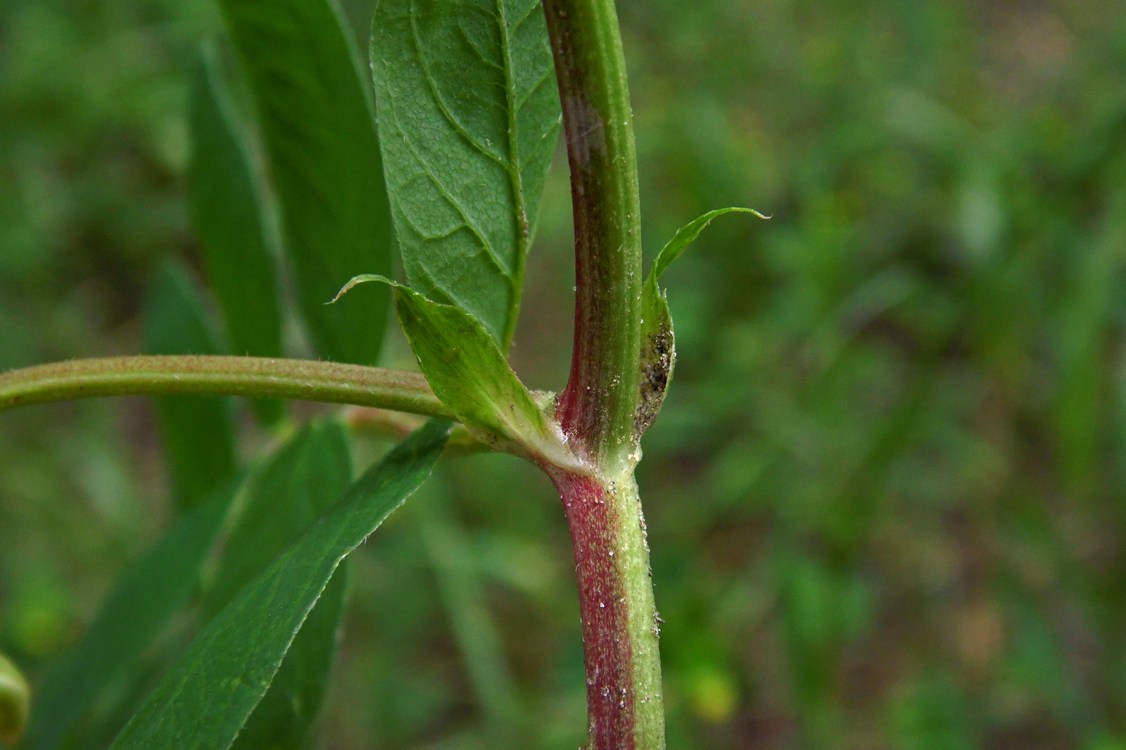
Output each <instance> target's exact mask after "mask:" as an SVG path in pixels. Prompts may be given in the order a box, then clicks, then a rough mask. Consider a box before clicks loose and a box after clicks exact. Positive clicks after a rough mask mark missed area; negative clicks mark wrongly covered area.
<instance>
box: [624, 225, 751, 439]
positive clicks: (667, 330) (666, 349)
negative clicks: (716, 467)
mask: <svg viewBox="0 0 1126 750" xmlns="http://www.w3.org/2000/svg"><path fill="white" fill-rule="evenodd" d="M729 213H746V214H753V215H755V216H757V217H758V218H760V219H769V218H770V217H769V216H765V215H763V214H761V213H759V212H758V211H755V210H754V209H752V208H739V207H731V208H717V209H715V210H713V211H708V212H707V213H706V214H703V215H702V216H699V217H697V218H695V219H693V220H692V221H690V222H688V223H687V224H685V225H684V226H682V227H681V228H680V229H678V230H677V232H676V234H674V235H673V237H672V239H671V240H669V241H668V242H667V243H666V244H665V246H664V247H663V248H661V252H660V253H658V254H657V259H656V260H655V261H654V262H653V267H652V268H651V269H650V270H649V276H648V277H646V279H645V285H644V287H643V288H642V291H641V397H640V398H639V400H638V402H637V412H636V414H635V415H634V421H633V435H634V439H635V440H640V439H641V436H642V435H644V434H645V432H646V431H647V430H648V429H649V428H650V427H652V426H653V422H654V421H656V419H657V414H659V413H660V411H661V406H662V405H663V404H664V402H665V394H666V393H668V388H669V383H670V382H671V381H672V374H673V370H674V369H675V367H676V340H675V337H674V335H673V329H672V314H671V313H670V312H669V303H668V299H667V298H666V297H665V293H664V291H663V290H661V288H660V287H659V285H658V282H659V281H660V278H661V274H663V273H664V272H665V269H667V268H668V267H669V266H670V265H672V263H673V261H674V260H676V259H677V258H679V257H680V255H681V253H683V252H684V251H685V250H687V249H688V246H689V245H691V244H692V243H693V242H695V241H696V238H697V237H699V236H700V233H701V232H703V231H704V229H705V228H706V227H707V226H708V224H711V223H712V221H713V220H715V219H716V218H718V217H720V216H723V215H724V214H729Z"/></svg>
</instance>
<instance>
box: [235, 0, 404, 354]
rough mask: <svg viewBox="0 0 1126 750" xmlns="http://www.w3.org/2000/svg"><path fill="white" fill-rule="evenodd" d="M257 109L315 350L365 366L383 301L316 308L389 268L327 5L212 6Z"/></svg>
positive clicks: (377, 172)
mask: <svg viewBox="0 0 1126 750" xmlns="http://www.w3.org/2000/svg"><path fill="white" fill-rule="evenodd" d="M220 6H221V7H222V9H223V13H224V16H225V17H226V20H227V27H228V29H229V30H230V34H231V37H232V39H233V40H234V43H235V47H236V48H237V49H238V51H239V55H240V57H241V59H242V62H243V65H244V67H245V69H246V73H247V77H248V78H249V80H250V86H251V89H252V91H253V94H254V98H255V100H256V103H257V110H258V117H259V120H260V126H261V131H262V134H263V137H264V139H265V142H266V149H267V152H268V156H269V166H270V173H271V176H272V179H273V184H274V189H275V192H276V194H277V197H278V200H279V203H280V208H281V213H282V219H283V222H282V223H283V225H284V230H285V246H286V251H287V253H288V256H289V258H290V260H291V261H292V263H293V266H294V269H295V270H296V273H295V274H293V278H294V283H295V284H296V286H297V297H298V301H299V303H300V310H301V313H302V316H303V318H304V320H305V323H306V325H307V326H308V329H309V333H310V334H311V337H312V340H313V343H314V345H315V346H316V348H317V350H318V351H319V352H320V354H321V355H322V356H324V357H326V358H328V359H334V360H337V361H345V362H355V363H359V364H373V363H374V362H375V361H376V359H377V357H378V356H379V349H380V345H381V344H382V341H383V331H384V326H385V324H386V321H387V318H386V316H387V308H388V304H387V302H388V299H387V294H386V291H385V290H381V289H378V288H375V287H373V288H371V289H367V290H364V291H363V292H362V293H361V294H359V295H355V296H354V298H349V299H348V300H347V301H345V302H344V304H341V305H337V306H335V307H331V308H329V307H325V305H324V302H325V300H327V299H329V298H330V297H332V295H333V293H334V292H335V291H336V290H337V289H338V288H339V287H340V284H341V283H343V281H344V280H347V279H349V278H351V277H352V276H354V275H356V274H358V273H365V272H370V271H374V272H381V273H388V272H389V271H390V268H391V218H390V213H389V209H388V205H387V192H386V189H385V188H384V184H383V164H382V161H381V159H380V154H379V143H378V141H377V139H376V135H375V123H374V119H373V115H372V110H371V106H370V104H369V101H368V95H367V92H366V90H365V86H366V84H364V83H362V78H361V75H360V72H359V70H360V69H359V65H358V58H357V55H356V50H355V49H354V48H353V45H352V43H351V32H350V31H348V30H347V29H346V28H345V27H344V24H343V20H342V19H341V17H340V14H339V12H338V11H337V9H336V6H335V4H333V3H331V2H329V1H328V0H274V2H268V3H267V2H247V1H246V0H220Z"/></svg>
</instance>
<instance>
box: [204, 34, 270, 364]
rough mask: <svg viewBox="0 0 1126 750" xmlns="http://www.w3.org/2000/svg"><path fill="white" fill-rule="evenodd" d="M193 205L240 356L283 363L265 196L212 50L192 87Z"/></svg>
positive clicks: (209, 271) (212, 276)
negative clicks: (268, 240)
mask: <svg viewBox="0 0 1126 750" xmlns="http://www.w3.org/2000/svg"><path fill="white" fill-rule="evenodd" d="M190 115H191V116H190V126H191V143H192V152H191V161H190V163H189V166H188V176H187V187H188V205H189V207H190V208H191V217H192V226H193V227H194V228H195V231H196V234H197V235H198V237H199V243H200V250H201V252H202V255H203V260H204V263H205V265H206V267H207V276H208V278H209V279H210V281H211V287H212V289H213V290H214V292H215V297H216V298H217V299H218V300H219V305H220V307H221V308H222V310H223V316H224V318H225V319H226V323H227V331H228V333H229V334H230V340H231V347H232V349H233V350H234V353H235V354H249V355H252V356H258V357H279V356H281V353H282V351H281V314H280V313H279V308H278V294H277V287H276V269H275V268H274V260H273V258H272V257H271V254H270V250H269V247H268V244H267V239H266V237H267V232H266V229H265V226H266V225H265V219H264V212H263V210H262V194H261V189H260V186H259V185H258V184H257V183H256V181H255V178H254V171H253V170H252V169H251V165H250V159H249V157H248V155H247V147H246V140H245V137H244V134H243V131H242V130H241V129H240V128H239V126H238V125H237V123H236V121H235V118H234V115H233V113H232V109H231V103H230V94H229V93H228V91H227V86H226V84H225V82H224V80H223V72H222V70H221V68H220V66H219V60H218V57H217V56H216V54H215V50H214V49H213V48H211V47H207V48H205V49H204V53H203V62H202V64H201V65H200V68H199V70H198V71H197V73H196V77H195V80H194V81H193V83H192V93H191V107H190Z"/></svg>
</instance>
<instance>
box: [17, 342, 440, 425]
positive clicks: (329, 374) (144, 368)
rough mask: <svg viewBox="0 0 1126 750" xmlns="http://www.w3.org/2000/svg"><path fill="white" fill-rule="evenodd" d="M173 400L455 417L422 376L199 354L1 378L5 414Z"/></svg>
mask: <svg viewBox="0 0 1126 750" xmlns="http://www.w3.org/2000/svg"><path fill="white" fill-rule="evenodd" d="M168 393H191V394H198V395H213V396H255V397H258V396H265V397H276V398H293V399H301V400H305V401H324V402H329V403H338V404H353V405H355V406H375V407H380V408H384V409H394V410H396V411H405V412H411V413H413V414H423V415H426V416H431V417H445V418H447V419H451V418H453V415H452V414H451V413H450V411H449V410H448V409H447V408H446V407H445V405H443V404H442V402H441V401H439V400H438V398H437V397H436V396H435V395H434V393H433V392H432V391H431V390H430V386H429V385H427V383H426V379H425V378H423V376H422V375H420V374H418V373H413V372H404V371H399V370H385V369H383V368H379V367H363V366H360V365H347V364H340V363H337V362H316V361H311V360H296V359H270V358H266V357H212V356H195V355H187V356H158V357H152V356H142V357H108V358H103V359H80V360H73V361H70V362H56V363H53V364H48V365H39V366H36V367H27V368H24V369H22V370H11V371H9V372H5V373H0V411H4V410H6V409H14V408H16V407H18V406H28V405H30V404H42V403H48V402H52V401H64V400H68V399H75V398H88V397H91V396H140V395H153V394H168Z"/></svg>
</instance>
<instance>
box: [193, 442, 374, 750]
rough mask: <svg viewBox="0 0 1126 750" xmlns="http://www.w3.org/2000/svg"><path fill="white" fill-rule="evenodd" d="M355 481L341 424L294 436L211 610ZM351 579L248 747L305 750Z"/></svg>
mask: <svg viewBox="0 0 1126 750" xmlns="http://www.w3.org/2000/svg"><path fill="white" fill-rule="evenodd" d="M351 478H352V465H351V459H350V454H349V448H348V439H347V436H346V435H345V433H344V429H343V427H341V426H340V425H339V424H338V423H336V422H323V423H313V424H310V425H308V426H307V427H305V429H303V430H302V431H301V432H299V433H298V434H297V435H296V436H295V437H293V438H292V439H290V440H289V441H288V442H287V443H286V444H285V445H284V446H283V447H282V449H281V450H280V451H278V452H277V453H275V454H274V456H273V457H272V458H271V459H270V461H269V463H268V464H267V465H266V466H265V467H263V469H262V471H261V472H259V473H258V474H257V475H256V476H255V477H254V479H253V481H252V482H251V484H250V487H249V488H248V491H247V493H246V494H247V497H246V503H245V506H246V507H245V509H244V510H243V513H242V515H241V516H240V518H239V522H238V524H237V525H236V527H235V530H234V531H233V532H232V534H231V538H230V540H229V541H228V543H227V554H226V555H224V558H223V561H222V564H221V567H220V569H219V573H218V574H217V575H216V579H215V582H214V584H213V586H212V588H211V590H210V591H209V595H208V598H207V601H206V603H205V606H204V609H205V610H206V611H207V612H209V613H215V612H217V611H219V610H221V609H222V607H224V606H225V605H226V604H227V603H228V602H229V601H230V600H231V598H232V597H234V596H235V595H236V594H237V593H238V592H239V591H240V590H241V589H242V588H243V587H244V586H246V585H247V584H248V583H249V582H250V581H251V580H253V579H254V578H255V577H256V576H258V575H259V574H261V572H262V571H263V570H265V569H266V568H267V567H268V566H269V564H270V563H271V562H272V561H273V559H274V558H275V557H276V556H277V555H278V554H280V553H281V552H284V551H285V550H286V549H289V548H290V547H292V546H293V544H294V543H295V542H296V541H297V540H298V539H299V538H300V536H301V535H302V534H303V533H305V531H306V529H308V527H309V526H310V525H311V524H312V523H313V522H314V521H315V520H316V519H317V518H318V517H319V516H320V515H321V514H322V513H323V512H324V511H326V510H327V509H328V507H329V506H331V505H332V504H333V503H334V502H336V501H337V500H338V499H339V498H340V497H341V495H343V493H344V491H345V490H346V489H347V488H348V484H349V482H350V481H351ZM346 581H347V576H346V575H345V574H344V570H339V571H337V573H336V574H335V575H334V576H333V578H332V582H331V583H330V584H329V586H328V588H327V589H326V590H325V593H324V594H322V595H321V597H320V599H318V600H317V603H316V605H315V606H314V607H313V610H312V612H310V613H309V616H308V619H306V621H305V624H304V625H303V626H302V627H301V631H300V632H299V633H298V634H297V637H296V638H295V639H294V641H293V645H292V646H291V647H290V649H289V651H288V652H287V653H286V655H285V660H284V661H283V663H282V666H281V668H280V669H279V671H278V674H277V676H276V677H275V678H274V680H273V682H272V683H271V684H270V688H269V690H268V691H267V692H266V695H265V697H264V698H263V699H262V702H261V703H259V704H258V706H257V708H256V709H255V710H254V713H253V714H251V716H250V719H249V720H248V722H247V726H246V727H245V728H244V729H243V731H242V732H241V733H240V734H239V741H238V745H239V746H240V747H245V748H248V750H257V749H258V748H265V747H271V748H282V747H295V748H296V747H303V746H304V741H305V740H306V739H307V738H308V736H309V735H310V734H311V731H312V726H313V722H314V720H315V719H316V717H317V715H318V714H319V712H320V707H321V704H322V703H323V699H324V693H325V690H326V688H327V687H328V678H329V675H330V674H331V673H332V663H333V660H334V658H335V656H336V647H337V638H336V636H337V631H338V630H339V629H340V624H341V618H342V617H343V614H344V599H345V592H346Z"/></svg>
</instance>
